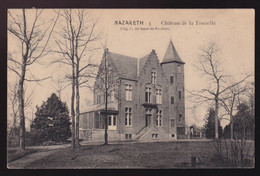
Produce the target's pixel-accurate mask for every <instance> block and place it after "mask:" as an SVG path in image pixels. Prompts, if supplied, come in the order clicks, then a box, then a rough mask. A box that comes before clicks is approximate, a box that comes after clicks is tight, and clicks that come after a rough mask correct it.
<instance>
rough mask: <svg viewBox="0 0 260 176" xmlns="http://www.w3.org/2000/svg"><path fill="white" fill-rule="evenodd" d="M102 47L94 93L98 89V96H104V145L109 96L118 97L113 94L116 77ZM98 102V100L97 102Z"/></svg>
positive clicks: (106, 50) (106, 140) (105, 49)
mask: <svg viewBox="0 0 260 176" xmlns="http://www.w3.org/2000/svg"><path fill="white" fill-rule="evenodd" d="M103 48H104V54H103V59H102V61H101V64H100V66H99V70H98V74H97V78H96V81H95V83H94V90H93V91H94V93H95V94H96V93H97V91H99V92H100V93H99V96H104V104H105V112H104V113H105V114H104V115H105V119H104V122H105V134H104V140H105V143H104V144H105V145H106V144H108V132H107V130H108V103H109V101H110V100H109V99H108V98H109V97H110V98H115V99H119V98H118V97H117V96H116V95H115V85H116V84H117V80H118V79H117V78H116V77H114V76H113V72H112V64H111V63H110V62H109V61H108V54H109V52H108V49H107V48H105V46H103ZM99 103H100V102H99Z"/></svg>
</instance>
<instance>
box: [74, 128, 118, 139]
mask: <svg viewBox="0 0 260 176" xmlns="http://www.w3.org/2000/svg"><path fill="white" fill-rule="evenodd" d="M107 133H108V140H109V141H116V140H119V134H118V131H116V130H107ZM104 135H105V130H104V129H92V130H79V138H80V139H82V140H85V141H104Z"/></svg>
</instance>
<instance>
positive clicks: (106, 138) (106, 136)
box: [105, 96, 108, 145]
mask: <svg viewBox="0 0 260 176" xmlns="http://www.w3.org/2000/svg"><path fill="white" fill-rule="evenodd" d="M105 101H106V102H105V145H106V144H108V134H107V96H106V100H105Z"/></svg>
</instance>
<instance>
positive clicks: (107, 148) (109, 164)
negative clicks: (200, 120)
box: [25, 141, 216, 169]
mask: <svg viewBox="0 0 260 176" xmlns="http://www.w3.org/2000/svg"><path fill="white" fill-rule="evenodd" d="M215 153H216V150H215V147H214V141H183V142H180V141H178V142H155V143H129V144H110V145H95V146H90V145H89V146H81V147H80V148H77V149H75V150H72V149H70V148H65V149H59V150H57V151H56V152H54V153H52V154H51V155H49V156H47V157H44V158H42V159H39V160H36V161H34V162H32V163H29V164H27V165H26V166H25V168H42V169H49V168H60V169H61V168H62V169H64V168H66V169H77V168H78V169H79V168H81V169H82V168H183V167H185V168H189V167H191V157H192V156H195V157H196V159H197V166H196V167H198V168H213V167H216V166H214V163H211V159H212V157H213V156H214V154H215Z"/></svg>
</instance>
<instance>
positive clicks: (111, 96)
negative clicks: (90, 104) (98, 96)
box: [110, 85, 115, 101]
mask: <svg viewBox="0 0 260 176" xmlns="http://www.w3.org/2000/svg"><path fill="white" fill-rule="evenodd" d="M110 101H115V86H114V85H112V86H111V90H110Z"/></svg>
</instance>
